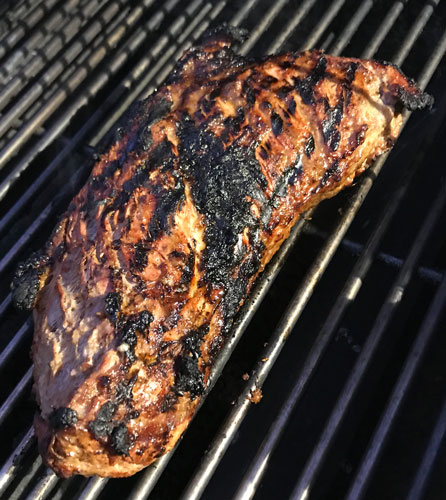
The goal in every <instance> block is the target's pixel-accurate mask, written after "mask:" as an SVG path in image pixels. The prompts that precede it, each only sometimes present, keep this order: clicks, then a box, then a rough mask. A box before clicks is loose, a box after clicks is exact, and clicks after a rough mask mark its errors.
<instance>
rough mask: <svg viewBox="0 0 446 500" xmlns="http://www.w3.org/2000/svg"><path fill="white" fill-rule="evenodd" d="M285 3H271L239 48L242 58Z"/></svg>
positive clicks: (278, 0) (283, 0) (281, 1)
mask: <svg viewBox="0 0 446 500" xmlns="http://www.w3.org/2000/svg"><path fill="white" fill-rule="evenodd" d="M287 3H288V0H277V1H276V2H273V4H272V6H271V7H270V9H269V10H268V11H267V12H266V14H265V15H264V16H262V19H261V20H260V22H259V23H258V24H257V26H256V28H255V29H254V30H252V32H251V33H250V34H249V38H248V40H246V42H245V43H244V44H243V46H242V47H241V49H240V54H241V55H242V56H246V55H247V54H248V53H249V51H250V50H251V49H252V48H253V47H254V45H255V44H256V43H257V40H258V39H259V38H260V36H261V35H262V34H263V33H264V32H265V31H266V30H267V29H268V28H269V27H270V26H271V23H272V22H273V21H274V18H275V17H277V15H278V14H279V12H280V11H281V10H282V8H283V7H284V6H285V5H286V4H287Z"/></svg>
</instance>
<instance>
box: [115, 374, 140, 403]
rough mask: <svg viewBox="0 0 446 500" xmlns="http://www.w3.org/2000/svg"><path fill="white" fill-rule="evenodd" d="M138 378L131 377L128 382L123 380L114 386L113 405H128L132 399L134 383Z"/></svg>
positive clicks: (135, 376)
mask: <svg viewBox="0 0 446 500" xmlns="http://www.w3.org/2000/svg"><path fill="white" fill-rule="evenodd" d="M137 378H138V376H137V375H133V376H132V378H131V379H130V380H125V381H122V382H120V383H119V384H118V385H117V386H116V396H115V403H116V404H120V403H123V402H124V403H129V402H130V401H132V399H133V393H132V391H133V386H134V385H135V382H136V380H137Z"/></svg>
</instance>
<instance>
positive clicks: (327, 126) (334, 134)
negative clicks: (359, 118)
mask: <svg viewBox="0 0 446 500" xmlns="http://www.w3.org/2000/svg"><path fill="white" fill-rule="evenodd" d="M343 107H344V98H343V96H341V97H340V99H339V102H338V104H337V105H336V106H334V107H333V108H330V109H329V110H328V111H327V118H326V119H325V120H323V122H322V135H323V138H324V142H325V144H327V146H328V147H329V148H330V149H331V150H332V151H336V150H337V149H338V146H339V142H340V140H341V134H340V132H339V130H338V129H337V128H336V126H337V125H339V124H340V123H341V120H342V115H343Z"/></svg>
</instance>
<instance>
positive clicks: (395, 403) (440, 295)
mask: <svg viewBox="0 0 446 500" xmlns="http://www.w3.org/2000/svg"><path fill="white" fill-rule="evenodd" d="M445 305H446V278H445V279H443V282H442V284H441V286H440V287H439V289H438V291H437V293H436V295H435V298H434V300H433V301H432V304H431V306H430V307H429V310H428V312H427V314H426V317H425V319H424V322H423V324H422V326H421V328H420V332H419V334H418V337H417V339H416V341H415V343H414V345H413V347H412V349H411V351H410V353H409V355H408V356H407V360H406V362H405V364H404V368H403V369H402V372H401V375H400V376H399V378H398V381H397V383H396V385H395V388H394V389H393V391H392V394H391V396H390V397H389V399H388V403H387V406H386V408H385V410H384V413H383V414H382V417H381V419H380V422H379V424H378V426H377V429H376V431H375V433H374V434H373V437H372V439H371V442H370V445H369V446H368V450H367V454H366V455H365V457H364V458H363V460H362V462H361V465H360V466H359V469H358V472H357V473H356V477H355V480H354V482H353V484H352V486H351V488H350V490H349V492H348V496H347V500H357V499H359V498H362V496H363V494H364V492H365V488H366V487H367V484H368V482H369V480H370V476H371V474H372V472H373V470H374V468H375V466H376V463H377V460H378V458H379V456H380V453H381V451H382V449H383V446H384V444H385V442H386V439H387V437H388V435H389V431H390V430H391V428H392V426H393V425H394V423H395V420H396V416H397V414H398V411H399V409H400V408H401V404H402V402H403V401H404V398H405V397H406V395H407V393H408V390H409V387H410V385H411V383H412V380H413V378H414V375H415V373H416V371H417V369H418V367H419V365H420V362H421V360H422V359H423V356H424V354H425V352H426V351H427V347H428V345H429V344H430V340H431V338H432V336H433V333H434V330H435V327H436V325H437V322H438V320H439V317H440V315H441V313H442V312H443V311H444V308H445ZM443 433H444V431H443Z"/></svg>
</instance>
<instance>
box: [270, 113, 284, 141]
mask: <svg viewBox="0 0 446 500" xmlns="http://www.w3.org/2000/svg"><path fill="white" fill-rule="evenodd" d="M271 129H272V131H273V134H274V135H275V136H276V137H277V136H278V135H280V134H281V133H282V132H283V120H282V118H281V117H280V115H279V114H277V113H276V112H275V111H273V112H272V113H271Z"/></svg>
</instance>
